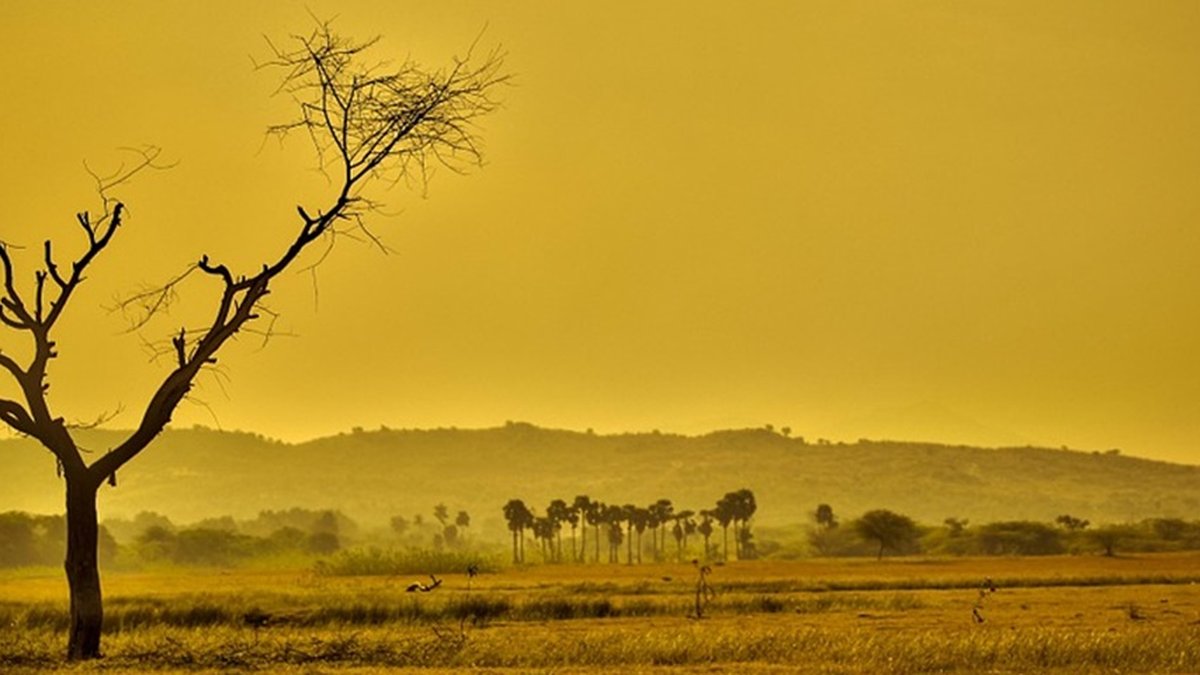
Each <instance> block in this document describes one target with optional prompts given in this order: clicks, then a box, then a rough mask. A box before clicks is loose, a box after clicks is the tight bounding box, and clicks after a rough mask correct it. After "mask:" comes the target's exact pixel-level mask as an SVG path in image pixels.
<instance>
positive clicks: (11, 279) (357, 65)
mask: <svg viewBox="0 0 1200 675" xmlns="http://www.w3.org/2000/svg"><path fill="white" fill-rule="evenodd" d="M374 43H375V41H370V42H366V43H360V42H354V41H351V40H348V39H346V38H344V37H342V36H340V35H338V34H336V33H335V32H333V31H332V30H331V28H330V26H329V25H328V24H323V25H319V26H318V27H317V28H316V29H315V30H313V31H312V32H311V33H309V34H307V35H299V36H293V38H292V40H291V41H290V42H289V43H288V47H286V48H276V47H272V50H273V57H272V59H271V60H270V61H269V62H268V63H267V64H264V65H265V66H269V67H275V68H279V69H281V70H282V72H283V84H282V86H281V89H280V91H282V92H285V93H286V94H287V95H290V96H291V97H292V98H293V99H294V100H295V102H296V104H297V105H298V107H299V114H298V116H297V117H296V119H294V120H292V121H291V122H288V123H285V124H281V125H279V126H277V127H274V128H272V129H271V131H272V132H273V133H277V134H281V135H285V134H288V133H290V132H294V131H300V132H303V133H304V134H306V135H307V136H308V138H309V139H311V141H312V143H313V145H314V147H315V149H316V151H317V153H318V156H319V162H320V164H321V166H322V168H323V169H324V170H325V171H326V173H327V174H328V175H329V176H330V181H331V184H332V185H333V186H334V190H333V192H332V195H331V196H330V197H328V198H326V199H325V200H324V202H323V203H322V204H321V205H320V207H319V208H317V209H315V210H312V209H306V208H305V207H304V206H298V207H297V212H298V213H299V223H298V226H297V230H296V234H295V235H294V237H292V238H291V239H289V240H287V241H284V242H281V247H280V252H279V253H278V255H277V256H276V257H275V258H274V259H272V260H268V261H267V262H265V263H264V264H263V265H262V266H261V268H260V269H258V270H256V271H253V272H252V273H247V274H238V273H235V272H234V271H233V270H230V269H229V268H228V267H227V266H225V265H224V264H220V263H218V262H214V261H213V260H211V259H210V258H209V257H208V256H207V255H205V256H201V257H200V259H199V261H198V262H196V263H195V264H194V265H192V266H191V267H189V268H188V269H187V270H186V271H185V272H184V273H183V274H182V275H180V276H179V277H177V278H176V279H174V280H172V281H171V282H169V283H168V284H166V285H165V286H162V287H160V288H157V289H155V290H152V291H148V292H145V293H142V294H140V295H138V296H135V297H133V298H131V299H130V300H128V301H127V302H126V303H125V304H124V305H123V307H124V308H125V309H141V310H144V316H143V318H142V319H141V320H138V321H137V322H136V325H137V326H139V327H141V326H144V325H145V324H144V321H145V320H146V319H147V317H148V316H149V315H151V314H155V313H161V312H162V311H164V310H165V309H166V308H167V306H168V305H169V302H170V300H171V299H172V298H174V297H175V294H176V292H177V290H178V289H179V287H180V284H181V283H182V282H183V280H184V279H185V278H187V277H189V276H192V275H193V274H194V273H195V272H197V271H199V272H200V273H201V274H202V276H204V277H206V278H209V279H211V280H212V281H214V282H215V284H216V288H217V290H218V292H217V293H216V294H215V295H214V296H213V299H212V303H213V308H214V312H213V318H212V320H211V323H209V324H207V325H204V326H196V327H192V328H190V329H189V328H187V327H185V328H182V329H180V330H179V331H178V333H175V334H174V336H173V337H172V338H171V339H170V341H169V343H168V342H164V343H163V345H164V347H165V353H166V354H167V355H168V356H169V357H170V358H171V361H172V365H171V370H170V372H169V373H167V374H166V376H165V377H164V379H163V380H162V383H161V384H160V385H159V386H158V388H157V389H156V390H155V391H154V393H153V394H152V395H151V396H150V399H149V402H148V403H147V404H146V406H145V409H144V411H143V412H142V417H141V420H140V422H139V423H138V425H137V427H136V428H135V429H134V430H133V431H132V433H131V434H130V435H129V436H128V437H127V438H126V439H125V440H124V441H122V442H121V443H119V444H118V445H116V446H115V447H113V448H111V449H108V450H107V451H105V452H102V453H100V454H99V456H98V457H96V458H95V460H94V461H92V462H91V463H90V464H89V463H88V462H87V461H86V459H87V458H85V456H84V454H82V453H81V450H80V447H79V446H78V445H77V444H76V442H75V440H74V439H73V438H72V432H71V428H70V426H69V425H68V424H67V423H66V422H65V421H64V418H63V417H62V416H59V415H56V414H55V413H54V412H52V410H51V405H50V402H49V400H48V399H47V395H46V393H47V389H48V387H49V384H48V382H49V380H48V373H49V364H50V362H51V361H52V360H53V359H54V358H55V357H56V356H57V352H56V350H55V342H54V337H53V335H54V329H55V328H56V327H57V325H58V323H59V320H60V319H61V318H62V317H63V314H64V312H65V310H66V308H67V307H68V305H69V301H70V300H71V298H72V297H73V295H74V292H75V291H76V289H77V288H78V287H79V285H80V284H81V283H82V282H83V280H84V279H85V274H86V273H87V272H89V271H90V269H91V265H92V263H93V262H94V261H95V260H96V258H97V257H98V256H100V255H101V254H102V253H104V252H105V251H106V250H108V248H109V246H110V244H111V243H112V241H113V238H114V235H115V234H116V233H117V231H118V230H119V229H120V228H121V226H122V225H123V224H124V216H125V206H124V204H123V203H122V202H121V201H119V200H118V199H117V198H116V197H115V196H114V195H113V193H114V191H115V190H116V189H117V188H118V187H120V186H121V185H122V184H123V183H124V182H125V181H127V180H128V179H129V178H131V177H132V176H134V175H135V174H137V173H138V172H139V171H141V170H143V169H146V168H149V167H153V166H156V161H157V158H158V156H159V154H158V150H157V149H153V148H152V149H148V150H145V151H143V152H142V154H141V156H140V160H139V161H138V162H137V163H136V164H135V165H134V166H133V167H132V168H129V169H125V170H121V171H118V172H117V173H115V174H114V175H112V176H110V177H107V178H97V183H98V189H99V193H100V197H101V209H100V211H99V213H91V212H86V211H85V212H83V213H80V214H79V215H78V216H77V220H78V222H79V226H80V228H81V229H82V233H83V235H84V237H85V244H86V246H85V247H84V252H83V253H82V254H81V255H79V256H78V257H77V258H75V259H73V260H70V261H69V262H67V261H64V260H63V259H62V258H61V256H59V255H58V254H57V253H56V250H55V248H54V246H53V243H52V242H50V241H46V242H45V245H44V247H43V255H42V256H41V260H40V262H39V263H38V264H37V269H36V270H35V272H34V276H33V288H32V293H30V292H29V289H24V290H22V289H21V288H20V287H19V284H18V283H17V281H16V279H17V276H18V275H17V274H16V272H17V270H16V269H15V268H16V265H15V264H14V259H13V258H12V257H11V256H10V254H9V247H8V246H7V245H0V266H2V268H3V277H4V287H3V289H2V290H0V321H2V322H3V326H4V327H5V328H7V329H8V330H10V331H14V332H16V333H17V334H21V335H24V336H26V338H27V339H28V341H29V344H30V347H31V349H30V350H29V351H30V353H31V354H32V356H30V357H29V358H28V361H24V362H22V361H19V360H18V359H17V358H15V357H13V356H10V355H8V354H0V370H3V371H4V372H6V373H7V374H8V375H9V376H11V377H12V379H13V380H14V381H15V384H16V385H17V389H18V390H19V395H18V396H16V397H14V398H11V399H0V420H2V421H3V422H4V423H6V424H7V425H8V426H9V427H11V428H12V429H14V430H15V431H16V432H18V433H20V434H23V435H27V436H31V437H33V438H35V439H37V440H38V441H39V442H40V443H41V444H42V445H43V446H45V447H46V448H47V449H48V450H49V451H50V452H51V453H52V454H53V455H54V457H55V458H56V460H57V464H58V468H59V471H60V473H61V475H62V476H63V477H64V479H65V482H66V509H67V555H66V564H65V567H66V575H67V580H68V585H69V588H70V599H71V607H70V616H71V618H70V634H69V639H68V646H67V658H68V659H71V660H80V659H90V658H96V657H98V656H100V634H101V625H102V622H103V609H102V598H101V589H100V575H99V570H98V567H97V562H96V546H97V537H98V525H97V517H96V496H97V492H98V490H99V488H100V486H101V485H102V484H103V483H104V482H105V481H107V482H109V483H110V484H111V485H114V486H115V485H116V480H117V471H118V470H119V469H120V468H121V467H123V466H124V465H125V464H126V463H127V462H128V461H129V460H131V459H133V458H134V457H135V456H137V455H138V454H139V453H140V452H142V451H143V450H144V449H145V448H146V447H147V446H148V445H149V444H150V442H151V441H152V440H153V439H154V438H155V437H156V436H157V435H158V434H159V433H160V432H161V431H162V430H163V428H164V427H165V426H166V425H167V423H168V422H169V421H170V420H171V415H172V413H173V412H174V411H175V409H176V407H177V406H178V405H179V404H180V402H181V401H183V400H184V398H186V397H187V395H188V392H189V391H190V390H191V388H192V383H193V381H194V380H195V379H196V377H197V375H198V374H199V373H200V372H201V371H202V369H204V368H205V367H207V366H211V365H212V364H214V363H215V362H216V358H217V354H218V352H219V351H220V350H221V349H222V347H224V346H225V344H226V343H227V342H229V341H230V340H231V339H233V338H234V337H235V336H237V335H238V334H239V332H243V331H247V330H253V328H252V327H251V324H252V323H253V322H254V321H255V320H256V319H258V318H259V316H260V314H261V313H263V312H264V311H266V310H265V309H264V308H263V306H262V302H263V300H264V298H266V296H267V295H268V293H269V292H270V288H271V284H272V282H274V280H275V279H276V277H278V276H279V275H280V274H281V273H283V272H284V271H285V270H288V269H290V268H292V267H294V266H295V265H296V264H297V260H298V259H299V258H300V256H301V254H303V253H305V252H307V251H310V250H312V251H313V252H314V253H313V254H314V255H318V256H319V257H318V259H317V262H319V260H320V259H323V258H324V256H325V255H327V254H328V252H329V250H330V247H332V245H333V243H334V242H335V241H336V240H338V238H339V237H340V236H346V235H348V236H358V237H360V238H362V237H364V236H365V237H369V238H371V239H374V238H373V237H372V236H371V235H370V232H369V231H368V230H366V228H365V226H364V223H363V220H362V219H363V216H364V215H365V214H367V213H369V212H370V211H371V210H372V208H374V207H375V206H376V205H377V203H376V202H374V201H372V200H371V199H370V198H369V197H368V196H367V195H366V192H365V191H366V190H367V188H369V187H370V186H372V185H375V184H377V183H379V182H380V181H384V182H387V183H396V182H399V181H405V182H421V181H424V180H426V179H427V177H428V175H429V171H430V169H432V168H433V167H434V166H435V165H439V164H440V165H442V166H446V167H448V168H450V169H452V170H456V171H461V170H462V169H464V168H465V167H466V166H468V165H469V164H471V163H478V162H479V160H480V148H479V145H478V142H477V139H478V129H477V127H476V125H475V123H476V121H477V120H478V119H479V118H480V117H481V116H483V115H485V114H487V113H489V112H491V111H492V110H494V109H495V108H496V101H495V98H494V95H495V91H496V88H497V85H499V84H501V83H502V82H504V80H505V75H504V74H503V72H502V69H501V66H502V56H501V55H500V54H499V53H497V52H492V53H489V54H487V55H484V56H478V55H473V54H471V53H470V52H468V54H467V56H466V57H463V58H458V59H455V60H454V61H453V63H452V64H451V65H450V66H449V67H448V68H446V69H443V70H438V71H429V70H425V69H423V68H421V67H420V66H418V65H417V64H415V63H412V62H404V63H402V64H400V65H399V66H395V65H390V66H389V65H385V64H377V63H367V62H364V59H365V58H366V54H367V50H368V48H369V47H371V46H372V45H374Z"/></svg>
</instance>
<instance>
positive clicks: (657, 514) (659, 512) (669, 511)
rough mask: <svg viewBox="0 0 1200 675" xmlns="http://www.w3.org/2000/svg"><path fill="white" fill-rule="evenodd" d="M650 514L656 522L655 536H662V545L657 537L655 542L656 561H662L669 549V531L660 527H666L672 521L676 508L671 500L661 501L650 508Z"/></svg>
mask: <svg viewBox="0 0 1200 675" xmlns="http://www.w3.org/2000/svg"><path fill="white" fill-rule="evenodd" d="M650 512H651V513H652V514H653V518H654V521H655V524H654V528H655V534H656V535H657V534H659V533H661V534H662V545H661V546H660V545H659V543H658V540H657V537H656V539H655V542H654V559H655V560H662V552H663V551H665V550H666V548H667V531H666V529H665V528H662V527H660V526H661V525H665V524H666V522H667V521H668V520H670V519H671V516H672V515H673V514H674V513H675V506H674V505H673V504H671V500H670V499H660V500H658V501H656V502H654V504H652V505H651V506H650Z"/></svg>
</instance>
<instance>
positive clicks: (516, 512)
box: [504, 499, 533, 565]
mask: <svg viewBox="0 0 1200 675" xmlns="http://www.w3.org/2000/svg"><path fill="white" fill-rule="evenodd" d="M504 519H505V520H506V521H508V529H509V530H510V531H511V532H512V535H513V564H514V565H516V564H519V563H523V562H525V528H527V527H530V526H532V525H533V512H532V511H530V510H529V507H528V506H525V502H523V501H521V500H520V499H510V500H508V503H507V504H505V505H504Z"/></svg>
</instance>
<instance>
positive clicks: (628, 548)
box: [621, 504, 645, 565]
mask: <svg viewBox="0 0 1200 675" xmlns="http://www.w3.org/2000/svg"><path fill="white" fill-rule="evenodd" d="M637 512H638V507H636V506H634V505H633V504H626V505H625V506H622V507H621V517H622V519H623V520H624V521H625V523H626V533H625V535H626V539H625V564H626V565H632V564H633V521H634V519H635V518H637V517H638V514H637ZM642 527H643V528H644V527H645V525H643V526H642Z"/></svg>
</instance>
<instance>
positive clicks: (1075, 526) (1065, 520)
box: [1054, 514, 1091, 532]
mask: <svg viewBox="0 0 1200 675" xmlns="http://www.w3.org/2000/svg"><path fill="white" fill-rule="evenodd" d="M1054 522H1056V523H1058V524H1059V525H1062V526H1063V527H1064V528H1065V529H1066V530H1067V531H1068V532H1078V531H1079V530H1083V529H1086V528H1087V526H1088V525H1090V524H1091V523H1090V522H1089V521H1087V520H1083V519H1082V518H1076V517H1075V516H1072V515H1068V514H1063V515H1061V516H1059V517H1057V518H1055V519H1054Z"/></svg>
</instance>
